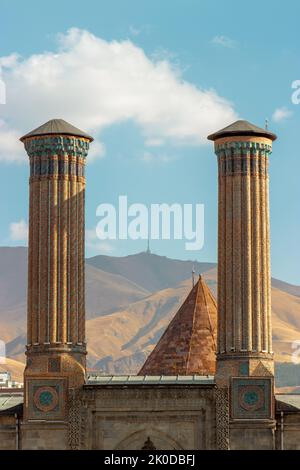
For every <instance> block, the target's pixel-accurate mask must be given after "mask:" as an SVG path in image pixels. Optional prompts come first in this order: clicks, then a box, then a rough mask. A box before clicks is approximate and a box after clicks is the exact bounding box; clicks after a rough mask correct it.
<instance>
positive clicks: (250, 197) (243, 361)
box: [208, 121, 276, 447]
mask: <svg viewBox="0 0 300 470" xmlns="http://www.w3.org/2000/svg"><path fill="white" fill-rule="evenodd" d="M208 138H209V139H210V140H213V141H214V144H215V152H216V155H217V158H218V168H219V221H218V226H219V233H218V349H217V373H216V381H217V385H218V388H219V391H221V397H223V398H221V401H223V405H222V406H224V404H225V405H226V402H227V401H228V406H229V408H228V419H230V420H232V423H234V422H235V420H237V421H238V420H239V419H243V420H247V419H249V420H250V421H251V422H252V423H253V420H256V422H257V423H258V424H261V423H262V421H263V420H270V421H271V420H272V418H273V380H272V378H273V375H274V366H273V353H272V327H271V295H270V290H271V276H270V230H269V187H268V185H269V183H268V159H269V155H270V154H271V151H272V142H273V141H274V140H275V139H276V136H275V135H274V134H272V133H271V132H269V131H268V130H267V129H261V128H258V127H256V126H254V125H253V124H250V123H249V122H247V121H237V122H236V123H234V124H232V125H230V126H228V127H226V128H225V129H222V130H221V131H219V132H216V133H215V134H212V135H210V136H209V137H208ZM228 392H229V394H228ZM222 394H223V395H222ZM223 424H224V423H223ZM269 424H270V423H269ZM249 426H250V427H251V424H249ZM233 428H234V425H233V424H232V426H231V431H230V434H231V436H233V435H234V430H233ZM237 432H240V431H237ZM240 434H242V433H240ZM223 437H224V436H223ZM227 438H228V439H229V436H227ZM243 438H245V436H244V437H242V438H241V439H243ZM219 446H220V447H222V446H223V447H224V442H223V444H222V443H219ZM261 446H264V438H262V440H261Z"/></svg>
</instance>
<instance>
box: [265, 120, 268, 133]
mask: <svg viewBox="0 0 300 470" xmlns="http://www.w3.org/2000/svg"><path fill="white" fill-rule="evenodd" d="M265 129H266V131H267V130H268V129H269V119H268V118H266V120H265Z"/></svg>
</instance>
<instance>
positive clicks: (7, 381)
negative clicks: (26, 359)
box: [0, 372, 23, 389]
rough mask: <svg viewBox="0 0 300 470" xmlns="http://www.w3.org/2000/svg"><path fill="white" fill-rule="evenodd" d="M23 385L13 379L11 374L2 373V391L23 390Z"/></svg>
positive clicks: (0, 373)
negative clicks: (6, 389) (7, 389)
mask: <svg viewBox="0 0 300 470" xmlns="http://www.w3.org/2000/svg"><path fill="white" fill-rule="evenodd" d="M22 387H23V384H22V383H20V382H16V381H15V380H12V379H11V373H10V372H0V389H2V388H22Z"/></svg>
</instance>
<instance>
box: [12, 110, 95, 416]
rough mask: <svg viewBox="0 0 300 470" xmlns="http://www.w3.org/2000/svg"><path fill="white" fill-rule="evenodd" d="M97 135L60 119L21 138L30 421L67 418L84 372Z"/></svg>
mask: <svg viewBox="0 0 300 470" xmlns="http://www.w3.org/2000/svg"><path fill="white" fill-rule="evenodd" d="M92 140H93V139H92V138H91V137H90V136H88V135H87V134H85V133H84V132H82V131H81V130H79V129H77V128H75V127H74V126H72V125H70V124H68V123H67V122H65V121H63V120H61V119H54V120H51V121H49V122H47V123H46V124H44V125H43V126H41V127H39V128H37V129H35V130H34V131H32V132H30V133H29V134H26V135H25V136H24V137H22V138H21V141H22V142H23V143H24V146H25V149H26V151H27V153H28V155H29V160H30V202H29V254H28V314H27V320H28V323H27V351H26V356H27V364H26V370H25V380H24V381H25V399H26V401H25V419H30V420H31V419H37V420H40V419H43V420H44V419H46V420H47V419H49V420H52V421H55V420H63V419H64V416H65V412H66V409H65V408H66V406H65V405H66V399H67V396H68V393H69V391H70V389H72V390H74V389H76V388H77V387H79V386H80V385H82V384H83V383H84V378H85V357H86V343H85V301H84V294H85V282H84V195H85V176H84V167H85V158H86V156H87V153H88V148H89V143H90V142H91V141H92Z"/></svg>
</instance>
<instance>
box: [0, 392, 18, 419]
mask: <svg viewBox="0 0 300 470" xmlns="http://www.w3.org/2000/svg"><path fill="white" fill-rule="evenodd" d="M23 402H24V396H23V393H22V392H20V393H9V392H5V393H2V392H1V390H0V413H1V412H9V411H10V410H11V409H13V408H16V407H18V406H20V405H22V404H23Z"/></svg>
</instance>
